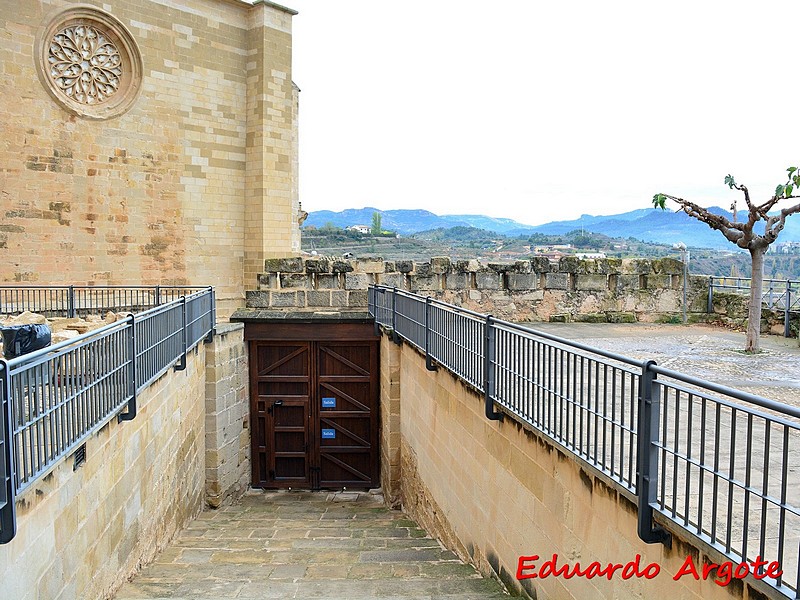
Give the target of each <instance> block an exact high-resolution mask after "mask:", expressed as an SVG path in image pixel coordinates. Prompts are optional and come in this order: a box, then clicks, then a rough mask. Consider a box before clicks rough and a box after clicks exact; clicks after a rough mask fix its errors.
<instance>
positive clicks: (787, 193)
mask: <svg viewBox="0 0 800 600" xmlns="http://www.w3.org/2000/svg"><path fill="white" fill-rule="evenodd" d="M793 190H794V187H793V186H791V185H787V186H786V187H785V188H783V195H784V197H786V198H788V197H789V196H791V195H792V191H793Z"/></svg>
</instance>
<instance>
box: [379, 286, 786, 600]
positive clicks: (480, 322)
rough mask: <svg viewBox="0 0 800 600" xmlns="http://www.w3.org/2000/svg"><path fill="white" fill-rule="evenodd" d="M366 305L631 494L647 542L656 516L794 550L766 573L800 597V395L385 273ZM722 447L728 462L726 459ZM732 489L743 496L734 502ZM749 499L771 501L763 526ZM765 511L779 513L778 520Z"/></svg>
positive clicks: (737, 555)
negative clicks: (449, 296)
mask: <svg viewBox="0 0 800 600" xmlns="http://www.w3.org/2000/svg"><path fill="white" fill-rule="evenodd" d="M368 307H369V310H370V313H371V314H372V315H373V316H374V317H375V322H376V326H379V325H383V326H385V327H389V328H391V334H392V336H391V337H392V339H393V340H394V341H396V342H397V343H400V341H401V339H405V340H407V341H408V343H410V344H412V345H413V346H415V347H416V348H419V349H420V350H421V351H422V352H424V354H425V361H426V367H427V368H428V369H430V370H435V369H436V368H437V366H441V367H442V368H445V369H447V370H448V371H450V372H451V373H453V375H454V376H456V377H458V378H459V379H460V380H462V381H464V382H466V383H467V384H468V385H470V386H471V387H473V388H474V389H476V391H478V392H479V393H480V394H481V395H483V396H484V402H485V411H486V417H487V418H488V419H490V420H502V419H503V417H504V416H508V417H510V418H512V419H514V420H515V421H517V422H519V423H521V424H523V425H524V426H527V427H531V428H533V429H534V430H536V431H538V432H539V433H541V434H542V435H544V436H546V437H547V438H548V439H549V440H550V441H551V442H552V443H554V444H555V445H556V446H558V447H560V448H561V449H563V450H565V451H567V452H569V453H570V454H571V455H572V456H573V457H574V458H575V460H576V461H578V462H579V463H580V464H581V465H586V466H588V467H589V468H590V469H591V470H592V471H593V472H595V473H596V474H598V475H599V476H600V477H601V478H603V480H604V481H606V482H610V484H611V485H612V486H613V487H614V488H615V489H617V490H618V491H619V492H620V493H622V494H623V495H625V496H628V497H631V498H632V499H633V500H634V502H635V503H636V505H637V512H638V528H637V529H638V533H639V536H640V538H641V539H642V540H643V541H645V542H647V543H665V544H668V543H669V540H670V534H669V533H668V532H667V531H666V530H665V529H664V528H663V527H661V526H660V525H659V524H658V523H659V522H660V520H661V519H665V520H667V521H668V522H670V523H672V524H673V525H674V526H676V527H677V528H678V530H682V531H683V532H684V533H685V534H687V535H690V536H692V537H694V538H695V539H696V540H698V542H697V543H699V544H701V546H700V547H701V548H702V547H706V548H709V547H710V548H711V549H713V550H714V551H718V552H720V553H722V554H723V555H725V556H727V557H728V559H730V560H739V561H742V560H747V559H748V557H749V558H753V557H754V556H755V555H754V554H752V555H751V553H754V552H756V551H759V552H760V554H759V555H761V554H764V553H765V552H766V553H771V554H773V555H777V558H778V559H779V560H781V564H783V561H784V560H787V559H788V560H789V561H790V562H791V563H792V565H791V568H790V571H787V573H789V572H794V571H797V573H798V575H797V579H796V580H792V579H790V578H791V577H794V575H788V576H787V577H786V578H783V577H781V576H776V578H775V579H774V580H769V581H764V585H767V586H769V587H770V588H771V589H773V590H778V591H780V592H781V593H782V594H785V595H787V596H791V597H793V598H794V597H796V594H797V591H798V589H800V566H796V565H795V564H794V563H800V548H797V547H796V546H797V541H796V540H795V539H794V538H792V537H791V535H792V534H791V532H792V531H800V502H798V495H797V493H796V489H797V488H798V487H800V486H798V482H796V481H795V479H796V475H794V474H793V473H792V472H791V471H790V470H789V469H788V464H789V463H790V461H796V460H798V458H800V454H798V452H799V451H800V409H799V408H798V407H795V406H789V405H787V404H784V403H780V402H776V401H774V400H771V399H769V398H765V397H763V396H758V395H755V394H750V393H747V392H744V391H741V390H736V389H734V388H730V387H727V386H724V385H721V384H716V383H713V382H710V381H707V380H703V379H700V378H697V377H693V376H690V375H686V374H684V373H680V372H678V371H673V370H671V369H667V368H664V367H659V366H658V365H657V364H656V363H655V361H649V360H648V361H638V360H633V359H630V358H628V357H624V356H621V355H618V354H615V353H613V352H607V351H604V350H601V349H598V348H593V347H591V346H587V345H585V344H581V343H579V342H575V341H573V340H568V339H565V338H561V337H559V336H556V335H553V334H550V333H545V332H541V331H537V330H536V329H534V328H532V327H527V326H524V325H519V324H516V323H510V322H507V321H503V320H501V319H496V318H494V317H492V316H490V315H481V314H480V313H476V312H475V311H471V310H467V309H463V308H461V307H458V306H454V305H452V304H447V303H445V302H442V301H440V300H438V299H436V300H433V299H431V298H430V297H429V296H428V297H423V296H420V295H417V294H413V293H411V292H407V291H405V290H399V289H397V288H393V287H389V286H381V285H371V286H370V287H369V293H368ZM573 350H575V352H573ZM603 359H610V361H609V360H603ZM612 361H613V362H612ZM620 364H621V365H622V366H620ZM481 365H482V366H481ZM625 365H627V366H625ZM634 366H635V367H639V369H638V370H636V369H632V368H630V367H634ZM481 371H482V372H481ZM609 374H610V375H609ZM659 376H660V377H659ZM634 388H635V389H634ZM609 392H610V394H609ZM495 406H498V407H500V408H501V409H502V411H499V412H498V411H496V409H495ZM761 409H766V410H767V411H770V413H773V414H770V413H768V412H764V411H763V410H761ZM693 436H694V437H693ZM615 437H616V440H617V441H616V442H615V441H614V440H615ZM703 440H706V441H703ZM712 440H713V442H712ZM736 440H746V441H747V448H748V449H747V452H744V453H738V452H737V450H738V449H739V446H738V445H736V444H735V442H736ZM607 442H608V443H607ZM741 443H742V442H741V441H740V442H739V445H741ZM697 444H700V445H699V446H697ZM709 444H711V445H710V446H709ZM721 445H722V446H721ZM720 451H722V452H723V453H724V452H727V453H728V455H726V456H725V458H724V461H725V462H726V463H729V466H728V465H727V464H726V465H725V466H723V465H718V464H717V463H718V462H719V460H720ZM698 453H699V455H698ZM737 455H738V456H739V457H740V460H737ZM615 461H616V464H615ZM634 463H635V467H636V468H635V477H634V476H633V471H634V470H633V468H632V467H633V464H634ZM792 464H793V462H792ZM753 469H756V470H755V471H753ZM758 469H760V470H761V471H762V472H761V473H759V472H758ZM743 470H744V472H745V473H746V474H745V475H742V472H743ZM775 472H776V473H777V475H772V473H775ZM707 478H708V479H710V482H708V483H706V479H707ZM751 479H752V481H751ZM678 482H680V485H678ZM704 484H706V485H705V487H704ZM718 485H719V486H720V488H724V491H723V492H720V493H722V494H723V496H722V497H718V496H717V486H718ZM776 485H777V486H782V488H781V489H782V491H780V490H778V491H776V490H775V486H776ZM712 486H713V490H712ZM704 490H705V491H704ZM787 490H790V495H789V496H788V497H787ZM704 494H705V496H704ZM735 494H739V495H744V498H745V501H744V508H742V507H741V506H739V507H738V508H735V509H734V505H733V495H735ZM737 497H738V496H737ZM693 498H695V499H696V498H699V504H697V505H694V504H692V502H691V500H692V499H693ZM724 499H727V508H726V507H725V506H720V503H721V502H723V500H724ZM748 502H750V503H751V505H752V506H756V505H758V506H759V507H760V510H761V511H762V512H763V516H762V523H761V527H760V528H759V529H758V530H757V531H756V532H755V533H751V532H749V530H748V528H747V522H748V517H749V515H748V513H747V506H748ZM709 507H711V508H709ZM718 508H719V512H718ZM768 510H774V511H777V512H778V513H779V515H775V514H773V513H770V514H772V515H773V516H772V517H771V519H772V521H770V524H767V523H766V518H767V511H768ZM742 511H744V512H742ZM656 516H658V517H659V521H657V520H656V519H655V517H656ZM776 517H777V519H778V520H777V521H775V519H776ZM741 522H744V523H745V527H744V529H741V528H740V527H739V529H736V528H737V527H738V526H739V524H741ZM776 523H777V524H776ZM740 530H741V531H743V533H741V534H739V533H735V532H736V531H740ZM776 530H777V531H776ZM732 532H733V533H732ZM737 535H741V536H743V537H736V536H737ZM732 536H733V537H732ZM765 544H766V545H768V546H769V549H768V550H765ZM754 548H755V550H754ZM776 548H777V549H776ZM764 555H765V556H766V554H764ZM723 560H724V559H723ZM758 579H761V578H758ZM757 585H761V583H760V582H757Z"/></svg>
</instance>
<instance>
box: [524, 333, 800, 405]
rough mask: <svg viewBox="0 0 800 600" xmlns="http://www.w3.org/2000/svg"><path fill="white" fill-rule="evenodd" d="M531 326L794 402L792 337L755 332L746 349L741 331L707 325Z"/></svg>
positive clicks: (797, 375)
mask: <svg viewBox="0 0 800 600" xmlns="http://www.w3.org/2000/svg"><path fill="white" fill-rule="evenodd" d="M528 326H530V327H531V328H532V329H538V330H541V331H545V332H547V333H550V334H552V335H558V336H560V337H564V338H568V339H573V340H577V341H580V342H581V343H583V344H586V345H588V346H593V347H595V348H603V349H605V350H610V351H612V352H616V353H617V354H622V355H623V356H628V357H630V358H635V359H637V360H646V359H652V360H655V361H656V362H657V363H658V364H659V366H662V367H665V368H667V369H672V370H674V371H680V372H682V373H686V374H688V375H693V376H694V377H699V378H701V379H705V380H708V381H712V382H714V383H719V384H722V385H725V386H728V387H732V388H736V389H739V390H743V391H746V392H749V393H751V394H757V395H759V396H764V397H765V398H769V399H771V400H777V401H779V402H785V403H787V404H793V405H794V406H800V346H798V343H797V338H784V337H779V336H774V335H764V336H761V353H759V354H754V355H748V354H744V352H742V349H743V348H744V342H745V335H744V333H740V332H736V331H730V330H727V329H723V328H721V327H714V326H711V325H661V324H647V323H632V324H606V323H602V324H592V323H532V324H528Z"/></svg>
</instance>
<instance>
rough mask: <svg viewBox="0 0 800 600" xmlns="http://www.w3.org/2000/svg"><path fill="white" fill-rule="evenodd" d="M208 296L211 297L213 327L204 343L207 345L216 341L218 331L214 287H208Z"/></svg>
mask: <svg viewBox="0 0 800 600" xmlns="http://www.w3.org/2000/svg"><path fill="white" fill-rule="evenodd" d="M208 294H209V296H210V297H211V324H210V325H211V327H210V328H209V330H208V335H207V336H206V337H205V339H204V341H205V342H206V343H207V344H210V343H211V342H212V341H213V340H214V334H215V333H216V331H217V300H216V297H215V295H214V288H213V287H212V286H208Z"/></svg>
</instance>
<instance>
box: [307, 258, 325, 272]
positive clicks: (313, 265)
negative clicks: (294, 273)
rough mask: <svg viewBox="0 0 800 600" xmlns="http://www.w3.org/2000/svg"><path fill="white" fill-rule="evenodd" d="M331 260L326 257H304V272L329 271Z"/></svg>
mask: <svg viewBox="0 0 800 600" xmlns="http://www.w3.org/2000/svg"><path fill="white" fill-rule="evenodd" d="M330 272H331V261H330V260H328V259H327V258H308V259H306V273H330Z"/></svg>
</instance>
